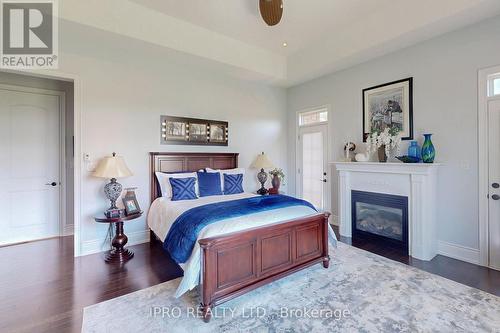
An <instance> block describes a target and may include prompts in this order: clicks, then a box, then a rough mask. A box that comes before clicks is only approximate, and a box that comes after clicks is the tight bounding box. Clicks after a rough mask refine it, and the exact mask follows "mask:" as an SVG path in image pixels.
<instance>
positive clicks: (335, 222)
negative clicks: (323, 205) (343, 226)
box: [330, 214, 340, 227]
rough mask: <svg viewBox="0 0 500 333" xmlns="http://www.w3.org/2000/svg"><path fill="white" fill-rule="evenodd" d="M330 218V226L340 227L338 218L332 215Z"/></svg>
mask: <svg viewBox="0 0 500 333" xmlns="http://www.w3.org/2000/svg"><path fill="white" fill-rule="evenodd" d="M330 217H331V219H332V222H330V224H333V225H336V226H337V227H338V226H339V225H340V224H339V216H338V215H335V214H332V215H330Z"/></svg>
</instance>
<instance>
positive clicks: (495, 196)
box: [491, 194, 500, 200]
mask: <svg viewBox="0 0 500 333" xmlns="http://www.w3.org/2000/svg"><path fill="white" fill-rule="evenodd" d="M491 198H492V199H493V200H500V195H498V194H493V195H492V196H491Z"/></svg>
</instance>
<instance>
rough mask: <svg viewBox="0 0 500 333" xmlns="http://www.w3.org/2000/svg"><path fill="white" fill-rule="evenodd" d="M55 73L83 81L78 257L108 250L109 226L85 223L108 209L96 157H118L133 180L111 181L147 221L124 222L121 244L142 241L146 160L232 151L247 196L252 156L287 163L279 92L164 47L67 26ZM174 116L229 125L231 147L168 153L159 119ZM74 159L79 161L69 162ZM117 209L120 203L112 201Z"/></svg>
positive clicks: (252, 181)
mask: <svg viewBox="0 0 500 333" xmlns="http://www.w3.org/2000/svg"><path fill="white" fill-rule="evenodd" d="M60 31H61V33H62V34H63V36H62V41H61V43H60V46H61V54H60V57H59V61H60V71H61V72H64V73H72V74H74V75H77V76H78V78H79V80H80V83H81V89H80V90H81V96H80V100H81V136H82V152H83V153H88V154H89V155H90V157H91V160H92V162H91V163H89V164H84V170H83V174H82V183H81V184H82V191H81V193H82V209H81V226H80V228H81V229H80V235H81V244H80V245H81V248H82V254H88V253H91V252H96V251H99V250H100V249H107V248H109V245H107V244H106V243H105V239H106V231H107V227H108V226H107V225H105V224H99V223H95V221H94V219H93V216H95V215H96V214H100V213H102V212H103V211H104V210H105V209H106V208H107V207H108V206H109V201H107V200H106V198H105V196H104V193H103V187H104V185H105V184H106V182H107V181H106V180H104V179H100V178H95V177H93V176H92V169H93V168H94V167H95V165H96V164H97V163H98V162H99V160H100V159H101V158H102V157H104V156H109V155H110V154H111V153H112V152H117V153H118V154H119V155H121V156H123V157H124V159H125V162H126V163H127V165H128V167H129V168H130V170H131V171H132V172H133V174H134V175H133V176H132V177H128V178H123V179H119V180H118V181H119V182H120V183H121V184H122V185H123V187H124V188H126V187H132V186H133V187H137V190H136V194H137V197H138V200H139V204H140V206H141V208H142V209H143V210H144V211H145V213H146V214H145V215H144V216H143V217H142V218H140V219H137V220H134V221H130V222H127V224H126V225H125V233H126V234H127V236H129V242H130V243H134V242H137V241H141V240H144V237H146V236H147V235H148V228H147V224H146V215H147V212H148V209H149V205H150V195H149V193H150V176H151V175H150V172H149V152H152V151H164V152H168V151H192V152H206V151H211V152H237V153H240V156H239V164H240V166H241V167H244V168H247V169H248V170H247V172H248V174H247V176H246V185H247V188H249V189H253V190H257V189H258V184H257V181H256V179H255V174H256V172H255V170H252V169H249V166H250V164H251V163H252V161H253V160H254V158H255V157H256V156H257V154H259V153H260V152H261V151H265V152H266V153H267V154H268V155H269V157H270V159H271V160H272V161H273V162H274V164H276V166H279V167H283V168H286V165H287V151H286V147H287V143H286V135H287V126H286V121H287V114H286V91H285V89H283V88H277V87H272V86H270V85H268V84H263V83H257V82H251V81H249V80H243V79H238V78H237V77H234V76H229V75H225V74H222V73H221V71H219V70H218V67H217V66H215V67H214V66H212V65H209V64H207V65H206V66H205V65H196V61H191V59H189V57H179V56H178V55H175V54H172V53H171V52H169V51H168V50H165V49H164V48H161V47H157V46H154V45H150V44H147V43H144V42H141V41H137V40H133V39H130V38H124V37H123V36H118V35H113V34H108V33H105V32H102V31H97V30H94V29H89V28H88V27H83V26H78V25H65V28H64V29H61V30H60ZM161 115H175V116H186V117H195V118H206V119H215V120H226V121H228V122H229V146H228V147H214V146H179V145H177V146H168V145H161V144H160V116H161ZM76 158H82V156H76ZM119 204H121V200H119Z"/></svg>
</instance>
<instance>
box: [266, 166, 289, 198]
mask: <svg viewBox="0 0 500 333" xmlns="http://www.w3.org/2000/svg"><path fill="white" fill-rule="evenodd" d="M269 174H270V175H271V176H273V179H272V180H271V184H272V185H273V187H272V188H270V189H269V194H278V193H279V190H280V185H281V183H282V182H283V184H284V183H285V173H284V172H283V170H282V169H279V168H276V169H273V170H271V171H269Z"/></svg>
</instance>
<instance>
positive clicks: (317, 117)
mask: <svg viewBox="0 0 500 333" xmlns="http://www.w3.org/2000/svg"><path fill="white" fill-rule="evenodd" d="M297 139H298V141H297V192H298V195H299V197H301V198H302V199H304V200H307V201H309V202H310V203H312V204H313V205H314V207H316V208H317V209H320V210H328V209H329V206H330V205H329V202H330V196H329V183H328V157H327V156H328V155H327V152H328V110H327V109H326V108H322V109H318V110H313V111H306V112H302V113H299V130H298V137H297Z"/></svg>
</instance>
